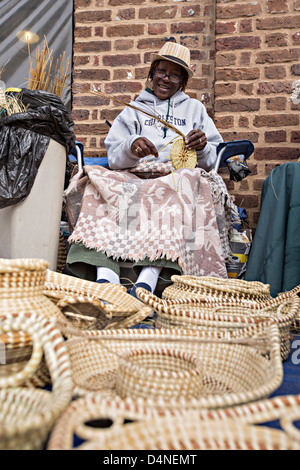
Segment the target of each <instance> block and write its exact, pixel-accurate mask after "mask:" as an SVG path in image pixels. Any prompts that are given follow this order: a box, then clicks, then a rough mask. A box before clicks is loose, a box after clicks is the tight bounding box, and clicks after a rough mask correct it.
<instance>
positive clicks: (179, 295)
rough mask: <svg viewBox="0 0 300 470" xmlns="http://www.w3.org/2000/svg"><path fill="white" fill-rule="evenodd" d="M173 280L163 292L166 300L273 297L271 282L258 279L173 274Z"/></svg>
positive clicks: (265, 299)
mask: <svg viewBox="0 0 300 470" xmlns="http://www.w3.org/2000/svg"><path fill="white" fill-rule="evenodd" d="M171 280H172V282H173V284H171V285H170V286H168V287H166V288H165V289H164V291H163V293H162V298H163V299H165V300H168V299H169V300H176V299H183V298H193V299H195V298H200V299H207V301H209V300H214V299H219V300H221V299H222V300H226V301H227V302H230V301H231V300H232V301H235V300H242V301H243V302H244V303H252V302H262V301H267V300H271V299H272V297H271V294H270V286H269V284H264V283H262V282H258V281H244V280H243V279H232V278H229V279H221V278H217V277H213V276H188V275H182V276H179V275H173V276H172V278H171Z"/></svg>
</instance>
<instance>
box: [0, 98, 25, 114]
mask: <svg viewBox="0 0 300 470" xmlns="http://www.w3.org/2000/svg"><path fill="white" fill-rule="evenodd" d="M2 108H3V109H5V111H6V114H7V116H12V115H13V114H17V113H25V112H26V111H27V108H28V106H25V105H24V104H23V103H22V99H21V97H20V96H19V95H12V96H6V97H5V103H4V104H3V105H2Z"/></svg>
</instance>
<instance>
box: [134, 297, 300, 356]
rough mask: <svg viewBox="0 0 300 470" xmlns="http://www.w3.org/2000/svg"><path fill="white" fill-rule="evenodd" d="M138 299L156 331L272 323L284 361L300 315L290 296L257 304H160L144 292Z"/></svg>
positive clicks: (180, 301) (298, 300)
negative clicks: (154, 318)
mask: <svg viewBox="0 0 300 470" xmlns="http://www.w3.org/2000/svg"><path fill="white" fill-rule="evenodd" d="M137 296H138V297H139V298H140V299H141V300H142V301H143V302H144V303H146V304H147V305H149V307H151V308H152V309H153V310H155V311H156V312H157V321H156V327H157V328H187V329H201V328H205V329H217V330H219V331H220V330H224V331H231V330H234V329H237V328H242V327H244V326H245V325H246V324H248V325H249V324H255V323H257V322H259V321H261V320H266V319H269V320H272V321H274V322H275V323H276V324H277V325H278V328H279V333H280V339H281V358H282V360H283V361H285V360H286V359H287V358H288V356H289V354H290V350H291V336H290V335H291V330H292V325H293V323H294V320H295V317H296V315H297V313H298V311H299V306H300V298H299V297H298V296H296V295H291V294H289V293H285V294H281V295H279V296H278V297H276V298H275V299H273V298H272V300H268V301H261V302H259V303H258V302H257V303H252V302H251V303H247V302H245V303H244V300H243V299H235V300H234V299H230V300H229V301H227V300H224V299H217V298H215V299H211V298H210V299H209V300H207V299H203V300H201V299H200V298H195V299H193V298H188V297H187V298H182V299H175V300H173V299H172V300H171V299H169V300H162V299H160V298H158V297H157V296H155V295H153V294H151V293H149V292H148V291H146V290H145V289H141V288H139V289H137Z"/></svg>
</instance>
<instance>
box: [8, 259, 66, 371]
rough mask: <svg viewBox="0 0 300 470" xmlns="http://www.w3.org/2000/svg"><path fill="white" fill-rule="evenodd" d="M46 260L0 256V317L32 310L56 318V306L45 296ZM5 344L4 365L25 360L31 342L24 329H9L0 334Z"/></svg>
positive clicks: (28, 353) (57, 312)
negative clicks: (7, 331)
mask: <svg viewBox="0 0 300 470" xmlns="http://www.w3.org/2000/svg"><path fill="white" fill-rule="evenodd" d="M47 268H48V263H47V262H46V261H44V260H41V259H32V258H26V259H0V319H2V318H3V317H5V316H6V315H7V314H9V313H12V314H15V313H17V312H23V313H28V314H32V313H34V312H36V313H38V314H39V315H42V316H44V317H45V318H49V319H50V318H53V319H56V318H57V316H58V315H60V310H59V308H58V307H57V306H56V305H55V304H54V303H53V302H51V300H50V299H49V298H48V297H46V296H45V295H44V288H45V279H46V274H47ZM0 341H1V344H4V345H5V350H6V366H7V367H8V365H11V364H13V363H17V362H20V361H27V360H28V358H29V357H30V355H31V352H32V341H31V337H30V335H29V334H28V333H26V332H24V331H10V332H9V333H3V334H2V335H1V336H0Z"/></svg>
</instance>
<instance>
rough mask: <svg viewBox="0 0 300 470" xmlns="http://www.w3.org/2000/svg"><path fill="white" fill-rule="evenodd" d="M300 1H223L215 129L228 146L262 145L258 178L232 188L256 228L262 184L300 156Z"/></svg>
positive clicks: (256, 162)
mask: <svg viewBox="0 0 300 470" xmlns="http://www.w3.org/2000/svg"><path fill="white" fill-rule="evenodd" d="M299 58H300V1H299V0H264V1H260V2H258V1H256V2H249V1H242V0H237V1H232V0H231V1H230V0H229V1H224V0H223V1H222V0H220V1H217V2H216V81H215V108H214V110H215V114H214V118H215V122H216V124H217V127H218V128H219V130H220V132H221V134H222V136H223V138H224V139H225V140H231V139H232V140H235V139H243V138H249V139H251V140H252V142H253V143H254V145H255V153H254V156H251V157H250V160H249V167H250V169H251V172H252V173H251V175H250V176H248V177H247V178H246V179H245V180H243V181H242V182H240V183H233V182H232V181H228V177H227V175H228V173H227V174H226V172H225V171H224V170H222V174H223V176H224V179H225V180H226V182H227V186H228V188H229V190H230V193H231V194H233V195H235V197H236V202H237V204H238V205H239V206H241V207H245V208H246V210H247V214H248V221H249V224H250V226H251V227H252V228H255V226H256V224H257V220H258V216H259V206H260V194H261V188H262V184H263V181H264V180H265V178H266V176H267V175H268V174H269V173H270V171H271V169H272V168H274V166H276V165H280V164H282V163H284V162H287V161H296V160H297V159H298V158H299V157H300V154H299V142H300V128H299V109H300V107H299V106H300V105H294V104H292V103H291V101H290V100H289V98H290V94H291V91H292V83H293V82H294V81H295V80H296V79H298V78H299V79H300V63H299Z"/></svg>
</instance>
